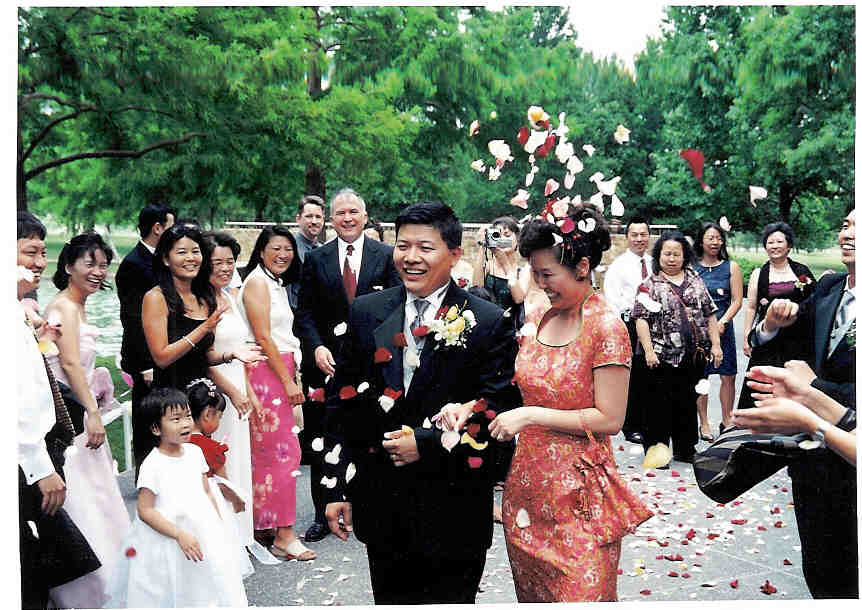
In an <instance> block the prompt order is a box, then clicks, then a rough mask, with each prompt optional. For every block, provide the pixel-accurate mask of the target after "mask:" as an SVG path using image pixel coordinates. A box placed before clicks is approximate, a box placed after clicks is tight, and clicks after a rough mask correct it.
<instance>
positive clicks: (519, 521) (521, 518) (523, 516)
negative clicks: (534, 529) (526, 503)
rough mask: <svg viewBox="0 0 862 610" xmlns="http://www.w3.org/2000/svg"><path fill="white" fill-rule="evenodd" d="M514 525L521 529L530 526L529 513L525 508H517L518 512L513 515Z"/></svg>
mask: <svg viewBox="0 0 862 610" xmlns="http://www.w3.org/2000/svg"><path fill="white" fill-rule="evenodd" d="M515 525H517V526H518V527H519V528H521V529H526V528H528V527H530V513H528V512H527V509H526V508H521V509H518V513H517V514H516V515H515Z"/></svg>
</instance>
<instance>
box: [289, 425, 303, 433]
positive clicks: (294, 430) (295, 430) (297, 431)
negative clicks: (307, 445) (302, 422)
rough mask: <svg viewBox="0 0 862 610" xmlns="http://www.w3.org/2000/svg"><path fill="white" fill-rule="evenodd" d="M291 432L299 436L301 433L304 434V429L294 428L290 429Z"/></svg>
mask: <svg viewBox="0 0 862 610" xmlns="http://www.w3.org/2000/svg"><path fill="white" fill-rule="evenodd" d="M290 431H291V432H293V433H294V434H299V433H300V432H302V428H300V427H299V426H294V427H293V428H291V429H290Z"/></svg>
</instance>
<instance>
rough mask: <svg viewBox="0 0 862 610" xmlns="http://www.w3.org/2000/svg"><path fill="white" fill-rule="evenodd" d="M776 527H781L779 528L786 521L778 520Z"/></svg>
mask: <svg viewBox="0 0 862 610" xmlns="http://www.w3.org/2000/svg"><path fill="white" fill-rule="evenodd" d="M775 527H779V528H781V527H784V522H783V521H776V522H775Z"/></svg>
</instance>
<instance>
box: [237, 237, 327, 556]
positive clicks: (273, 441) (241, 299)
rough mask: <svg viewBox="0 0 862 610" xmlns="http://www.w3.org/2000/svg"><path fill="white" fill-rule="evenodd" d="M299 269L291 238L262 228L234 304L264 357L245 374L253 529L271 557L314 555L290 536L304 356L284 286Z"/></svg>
mask: <svg viewBox="0 0 862 610" xmlns="http://www.w3.org/2000/svg"><path fill="white" fill-rule="evenodd" d="M300 269H301V263H300V260H299V256H297V250H296V239H295V238H294V237H293V234H292V233H291V232H290V231H288V230H287V229H286V228H284V227H278V226H276V227H267V228H265V229H264V230H263V231H261V233H260V235H259V236H258V238H257V241H256V242H255V245H254V249H253V250H252V253H251V256H250V257H249V262H248V265H247V266H246V267H245V269H244V270H243V272H244V275H245V280H244V281H243V284H242V287H241V288H240V291H239V296H238V298H237V306H238V309H239V310H240V313H241V315H242V316H243V318H244V319H245V320H246V322H247V323H248V326H249V329H250V330H251V333H252V335H253V337H254V341H255V342H256V343H257V344H258V345H260V347H261V349H262V350H263V353H264V354H265V355H266V357H267V361H266V363H259V364H258V365H256V366H254V367H252V368H251V369H250V370H249V373H248V376H249V387H250V389H251V393H250V398H251V400H252V404H253V405H254V409H253V411H252V414H251V419H250V423H251V473H252V480H253V483H254V527H255V530H271V529H273V528H274V529H275V539H274V541H273V543H272V546H271V547H270V551H271V552H272V554H273V555H275V556H276V557H280V558H283V559H297V560H299V561H308V560H311V559H314V558H315V557H316V555H315V554H314V552H313V551H311V550H309V549H308V548H307V547H306V546H304V545H303V544H302V542H300V541H299V539H298V538H297V537H296V534H295V533H294V531H293V526H294V524H295V523H296V476H297V475H298V473H299V470H298V468H299V459H300V448H299V439H298V438H297V433H298V432H299V428H297V427H296V426H295V425H294V419H293V407H294V405H301V404H302V402H303V401H304V400H305V397H304V396H303V393H302V387H301V386H300V385H299V383H298V382H297V378H296V372H297V370H299V364H300V360H301V357H302V353H301V351H300V346H299V339H297V338H296V336H295V335H294V334H293V310H292V309H291V307H290V303H289V302H288V296H287V288H288V286H289V285H290V284H291V283H293V282H297V281H299V277H300ZM261 535H263V532H261Z"/></svg>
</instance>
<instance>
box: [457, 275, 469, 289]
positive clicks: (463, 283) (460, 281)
mask: <svg viewBox="0 0 862 610" xmlns="http://www.w3.org/2000/svg"><path fill="white" fill-rule="evenodd" d="M466 285H467V280H465V279H464V278H463V277H459V278H458V287H459V288H464V286H466Z"/></svg>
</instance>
